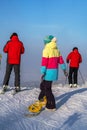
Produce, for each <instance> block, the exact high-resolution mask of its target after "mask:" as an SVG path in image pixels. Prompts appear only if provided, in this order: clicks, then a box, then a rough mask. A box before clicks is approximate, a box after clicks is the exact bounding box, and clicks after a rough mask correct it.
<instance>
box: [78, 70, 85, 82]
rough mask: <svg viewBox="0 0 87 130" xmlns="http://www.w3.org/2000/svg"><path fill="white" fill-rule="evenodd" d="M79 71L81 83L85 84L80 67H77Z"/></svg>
mask: <svg viewBox="0 0 87 130" xmlns="http://www.w3.org/2000/svg"><path fill="white" fill-rule="evenodd" d="M79 73H80V76H81V79H82V81H83V84H85V81H84V79H83V76H82V73H81V71H80V69H79Z"/></svg>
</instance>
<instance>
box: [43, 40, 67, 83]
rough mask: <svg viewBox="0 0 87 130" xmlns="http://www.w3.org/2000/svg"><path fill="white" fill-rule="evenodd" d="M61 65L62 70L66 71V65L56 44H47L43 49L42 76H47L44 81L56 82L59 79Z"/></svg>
mask: <svg viewBox="0 0 87 130" xmlns="http://www.w3.org/2000/svg"><path fill="white" fill-rule="evenodd" d="M59 64H60V65H61V68H62V70H66V65H65V63H64V60H63V57H62V55H61V54H60V51H59V49H58V48H57V45H56V42H49V43H47V44H46V45H45V47H44V49H43V54H42V62H41V74H44V75H45V76H44V80H47V81H55V80H57V79H58V68H59Z"/></svg>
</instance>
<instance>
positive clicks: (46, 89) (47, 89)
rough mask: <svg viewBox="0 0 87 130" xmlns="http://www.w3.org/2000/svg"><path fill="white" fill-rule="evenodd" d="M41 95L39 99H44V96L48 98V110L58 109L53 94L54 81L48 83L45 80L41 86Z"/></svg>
mask: <svg viewBox="0 0 87 130" xmlns="http://www.w3.org/2000/svg"><path fill="white" fill-rule="evenodd" d="M40 90H41V92H40V94H39V97H38V99H39V100H40V99H43V97H44V96H46V98H47V104H46V108H48V109H54V108H56V105H55V98H54V95H53V93H52V81H46V80H43V81H42V82H41V84H40Z"/></svg>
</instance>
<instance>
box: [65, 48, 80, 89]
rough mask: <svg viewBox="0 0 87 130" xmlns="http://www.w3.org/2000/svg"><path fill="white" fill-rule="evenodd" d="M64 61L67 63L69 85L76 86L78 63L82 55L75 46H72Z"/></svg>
mask: <svg viewBox="0 0 87 130" xmlns="http://www.w3.org/2000/svg"><path fill="white" fill-rule="evenodd" d="M66 62H67V63H69V76H68V80H69V85H70V87H72V86H74V87H77V84H78V81H77V76H78V69H79V64H80V63H81V62H82V56H81V54H80V53H79V51H78V48H77V47H74V48H73V50H72V52H70V53H69V54H68V56H67V58H66Z"/></svg>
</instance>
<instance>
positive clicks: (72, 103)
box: [0, 83, 87, 130]
mask: <svg viewBox="0 0 87 130" xmlns="http://www.w3.org/2000/svg"><path fill="white" fill-rule="evenodd" d="M86 86H87V83H85V84H84V85H82V86H78V88H69V86H68V85H67V84H66V85H65V86H62V84H58V85H53V93H54V95H55V100H56V106H57V110H56V111H55V112H49V111H46V110H44V111H42V112H41V113H40V115H38V116H36V117H32V118H29V117H25V115H24V114H26V113H28V110H27V108H28V106H29V105H30V104H32V103H33V102H34V101H36V100H37V99H38V95H39V92H40V90H39V88H34V89H31V90H30V89H28V88H27V87H24V88H22V91H21V92H19V93H18V94H16V95H14V96H13V95H12V94H11V91H8V92H6V93H5V94H3V95H0V130H73V129H74V130H87V87H86Z"/></svg>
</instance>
